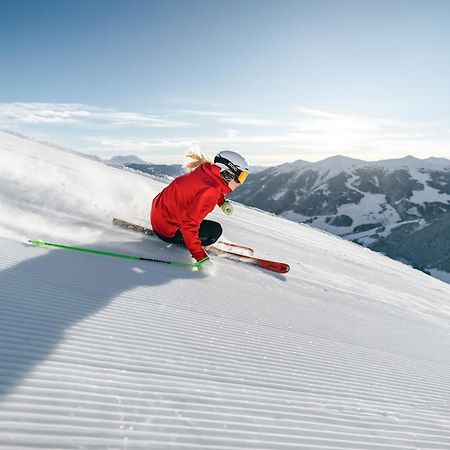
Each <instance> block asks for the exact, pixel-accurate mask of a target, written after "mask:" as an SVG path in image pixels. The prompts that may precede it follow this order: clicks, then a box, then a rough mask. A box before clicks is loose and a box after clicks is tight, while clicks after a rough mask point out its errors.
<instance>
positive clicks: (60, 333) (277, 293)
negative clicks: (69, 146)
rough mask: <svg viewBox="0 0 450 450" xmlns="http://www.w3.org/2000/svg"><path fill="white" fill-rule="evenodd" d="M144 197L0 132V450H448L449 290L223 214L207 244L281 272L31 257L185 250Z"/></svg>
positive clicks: (367, 256)
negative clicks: (265, 261) (117, 220)
mask: <svg viewBox="0 0 450 450" xmlns="http://www.w3.org/2000/svg"><path fill="white" fill-rule="evenodd" d="M163 186H164V184H162V183H159V182H157V181H155V180H153V179H151V178H149V177H144V176H141V175H137V174H133V173H129V172H126V171H122V170H119V169H116V168H113V167H109V166H107V165H105V164H102V163H100V162H96V161H92V160H89V159H86V158H82V157H80V156H77V155H74V154H71V153H68V152H64V151H62V150H58V149H56V148H52V147H47V146H45V145H42V144H38V143H35V142H31V141H28V140H26V139H22V138H19V137H15V136H11V135H8V134H5V133H0V246H1V247H0V248H1V255H2V257H1V258H0V288H1V291H0V448H2V450H3V449H18V448H33V449H34V448H45V449H51V448H52V449H53V448H54V449H69V448H70V449H73V448H83V449H182V448H191V449H207V448H210V449H249V448H253V449H413V448H414V449H416V448H420V449H440V450H442V449H450V352H449V347H450V326H449V323H450V321H449V319H450V285H447V284H445V283H442V282H440V281H438V280H436V279H434V278H432V277H429V276H427V275H425V274H423V273H421V272H419V271H416V270H413V269H412V268H410V267H408V266H405V265H403V264H401V263H399V262H396V261H392V260H390V259H388V258H386V257H384V256H382V255H379V254H376V253H374V252H371V251H370V250H367V249H365V248H362V247H360V246H357V245H355V244H352V243H350V242H347V241H345V240H343V239H340V238H337V237H334V236H331V235H329V234H327V233H324V232H321V231H318V230H315V229H313V228H310V227H307V226H303V225H299V224H296V223H293V222H290V221H288V220H285V219H282V218H278V217H275V216H272V215H270V214H265V213H262V212H259V211H256V210H253V209H250V208H245V207H243V206H240V205H236V210H235V215H234V216H233V217H231V218H228V217H226V216H225V215H223V214H222V213H221V211H220V210H219V211H218V212H214V213H213V214H212V215H211V216H212V218H214V219H216V220H220V222H221V223H222V225H223V227H224V230H225V234H226V238H227V239H229V240H231V241H234V242H240V243H244V244H247V245H250V246H252V247H254V248H255V249H257V252H258V254H259V255H261V256H262V257H270V258H273V259H278V260H283V261H286V262H288V263H289V264H290V265H291V272H290V273H288V274H287V275H286V276H281V275H276V274H273V273H270V272H266V271H263V270H259V269H257V268H255V267H252V266H246V265H244V264H239V263H236V262H233V261H229V260H226V259H220V258H216V259H215V266H216V273H215V274H213V275H212V276H209V277H208V276H204V275H202V274H201V273H198V272H191V271H188V270H185V269H179V268H172V267H166V266H164V265H157V264H152V263H144V262H138V261H129V260H121V259H115V258H109V257H105V256H94V255H87V254H83V253H75V252H69V251H66V250H47V249H42V248H36V247H32V246H29V245H27V244H26V240H27V239H29V238H40V239H43V240H50V241H56V242H59V243H62V244H68V245H71V244H78V245H85V246H89V247H90V248H97V249H104V250H110V251H116V252H117V251H119V252H126V253H130V254H138V255H142V256H147V257H156V258H167V259H176V260H186V261H187V260H189V257H188V255H187V252H186V251H185V250H184V249H181V248H178V247H175V248H174V247H170V248H169V247H167V246H166V244H164V243H163V242H157V241H153V240H152V239H145V238H142V237H140V236H137V235H133V234H131V233H128V232H125V231H121V230H118V229H115V228H113V227H112V226H111V225H110V221H111V219H112V217H113V216H119V217H122V218H124V219H129V220H134V221H139V222H140V223H142V224H145V221H146V218H147V217H148V209H149V206H150V202H151V199H152V197H153V196H154V195H155V194H156V193H157V192H158V191H159V190H160V189H161V188H162V187H163Z"/></svg>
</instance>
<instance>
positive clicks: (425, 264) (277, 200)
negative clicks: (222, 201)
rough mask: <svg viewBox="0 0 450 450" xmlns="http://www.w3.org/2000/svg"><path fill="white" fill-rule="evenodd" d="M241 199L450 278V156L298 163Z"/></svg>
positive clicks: (252, 183)
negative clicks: (448, 157)
mask: <svg viewBox="0 0 450 450" xmlns="http://www.w3.org/2000/svg"><path fill="white" fill-rule="evenodd" d="M233 197H234V199H236V200H237V201H240V202H242V203H245V204H246V205H249V206H254V207H257V208H260V209H263V210H265V211H270V212H273V213H275V214H278V215H281V216H282V217H285V218H288V219H291V220H294V221H297V222H300V223H307V224H311V225H312V226H314V227H317V228H320V229H322V230H325V231H328V232H330V233H333V234H336V235H338V236H342V237H345V238H346V239H348V240H353V241H355V242H358V243H360V244H363V245H365V246H368V247H370V248H372V249H374V250H377V251H381V252H383V253H385V254H387V255H389V256H391V257H393V258H396V259H399V260H402V261H406V262H408V263H410V264H413V265H415V266H418V267H421V268H424V269H426V270H429V271H431V272H432V273H433V274H435V275H436V276H439V277H442V278H443V279H448V280H450V239H449V236H450V160H447V159H445V158H428V159H424V160H421V159H418V158H414V157H412V156H408V157H405V158H401V159H393V160H385V161H377V162H367V161H362V160H357V159H351V158H346V157H343V156H336V157H332V158H328V159H325V160H323V161H319V162H317V163H308V162H305V161H296V162H294V163H288V164H283V165H281V166H278V167H275V168H271V169H269V170H266V171H264V172H261V173H259V174H256V175H254V176H252V177H249V179H248V181H247V182H246V183H245V185H244V186H242V188H241V189H239V190H238V191H237V192H236V193H235V194H233Z"/></svg>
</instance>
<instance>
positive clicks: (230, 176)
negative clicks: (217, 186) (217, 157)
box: [222, 170, 248, 184]
mask: <svg viewBox="0 0 450 450" xmlns="http://www.w3.org/2000/svg"><path fill="white" fill-rule="evenodd" d="M222 177H223V178H224V179H225V180H226V182H227V183H229V182H230V181H231V180H234V181H236V183H239V184H242V183H243V182H244V181H245V180H246V179H247V177H248V172H245V171H244V170H238V171H237V172H236V173H232V172H230V171H228V170H224V171H222Z"/></svg>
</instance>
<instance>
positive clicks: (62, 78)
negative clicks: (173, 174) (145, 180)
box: [0, 0, 450, 165]
mask: <svg viewBox="0 0 450 450" xmlns="http://www.w3.org/2000/svg"><path fill="white" fill-rule="evenodd" d="M449 16H450V0H422V1H417V0H377V1H374V0H370V1H369V0H292V1H291V0H240V1H237V0H227V1H225V0H208V1H203V0H164V1H152V0H77V1H71V0H38V1H37V0H0V129H6V130H11V131H16V132H20V133H24V134H28V135H32V136H35V137H37V138H39V139H43V140H46V141H53V142H56V143H58V144H61V145H65V146H68V147H70V148H72V149H75V150H78V151H82V152H85V153H88V154H96V155H98V156H100V157H102V158H109V157H111V156H114V155H128V154H135V155H137V156H139V157H141V158H142V159H144V160H147V161H150V162H154V163H182V162H183V161H184V155H185V153H186V152H187V151H188V150H192V149H194V150H201V151H203V152H205V153H207V154H209V155H210V156H212V155H214V154H215V153H217V152H218V151H220V150H223V149H228V150H235V151H238V152H240V153H242V154H243V155H245V156H246V157H247V159H248V160H249V162H250V164H253V165H261V164H262V165H272V164H281V163H283V162H286V161H294V160H297V159H303V160H308V161H318V160H321V159H324V158H327V157H329V156H333V155H336V154H341V155H345V156H349V157H353V158H360V159H365V160H380V159H386V158H397V157H403V156H406V155H413V156H416V157H419V158H427V157H430V156H435V157H447V158H450V91H449V89H448V85H449V80H450V27H448V17H449Z"/></svg>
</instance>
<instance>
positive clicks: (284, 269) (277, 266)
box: [259, 260, 291, 273]
mask: <svg viewBox="0 0 450 450" xmlns="http://www.w3.org/2000/svg"><path fill="white" fill-rule="evenodd" d="M259 266H260V267H262V268H263V269H266V270H271V271H272V272H277V273H288V272H289V270H291V268H290V267H289V264H286V263H280V262H275V261H264V260H263V261H261V262H260V264H259Z"/></svg>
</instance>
